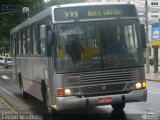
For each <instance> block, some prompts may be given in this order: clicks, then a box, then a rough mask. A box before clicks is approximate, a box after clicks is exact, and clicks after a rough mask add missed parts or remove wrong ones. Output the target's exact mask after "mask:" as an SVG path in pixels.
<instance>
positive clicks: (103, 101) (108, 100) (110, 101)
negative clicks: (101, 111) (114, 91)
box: [97, 97, 113, 103]
mask: <svg viewBox="0 0 160 120" xmlns="http://www.w3.org/2000/svg"><path fill="white" fill-rule="evenodd" d="M112 101H113V99H112V97H105V98H98V99H97V102H98V103H112Z"/></svg>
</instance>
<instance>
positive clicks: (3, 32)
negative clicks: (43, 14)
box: [0, 0, 44, 47]
mask: <svg viewBox="0 0 160 120" xmlns="http://www.w3.org/2000/svg"><path fill="white" fill-rule="evenodd" d="M0 5H22V6H24V7H29V8H30V16H31V17H32V16H34V15H35V14H37V13H38V12H40V11H42V10H43V9H44V1H43V0H2V1H0ZM25 19H26V14H24V13H23V12H22V11H19V12H7V13H0V26H1V27H0V47H9V39H10V30H11V29H12V28H13V27H15V26H17V25H18V24H20V23H22V22H23V21H24V20H25Z"/></svg>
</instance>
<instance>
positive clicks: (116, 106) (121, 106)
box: [111, 102, 126, 110]
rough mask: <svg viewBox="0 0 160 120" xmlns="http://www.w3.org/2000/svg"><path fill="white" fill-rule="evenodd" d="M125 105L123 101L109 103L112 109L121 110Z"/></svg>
mask: <svg viewBox="0 0 160 120" xmlns="http://www.w3.org/2000/svg"><path fill="white" fill-rule="evenodd" d="M125 105H126V103H125V102H121V103H114V104H111V106H112V108H113V109H114V110H123V109H124V108H125Z"/></svg>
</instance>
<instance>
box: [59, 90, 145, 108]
mask: <svg viewBox="0 0 160 120" xmlns="http://www.w3.org/2000/svg"><path fill="white" fill-rule="evenodd" d="M104 98H111V99H112V101H105V102H103V103H99V102H98V100H99V99H104ZM122 98H125V102H126V103H128V102H141V101H146V100H147V89H142V90H134V91H132V92H129V93H125V94H116V95H106V96H94V97H82V98H79V97H75V96H70V97H57V98H56V104H57V106H56V109H57V110H58V111H60V110H66V109H75V108H84V107H90V106H99V105H109V104H112V103H118V102H122V100H123V99H122Z"/></svg>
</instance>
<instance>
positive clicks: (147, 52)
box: [145, 0, 150, 73]
mask: <svg viewBox="0 0 160 120" xmlns="http://www.w3.org/2000/svg"><path fill="white" fill-rule="evenodd" d="M145 24H146V42H147V48H146V73H150V65H149V40H148V3H147V0H145Z"/></svg>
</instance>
